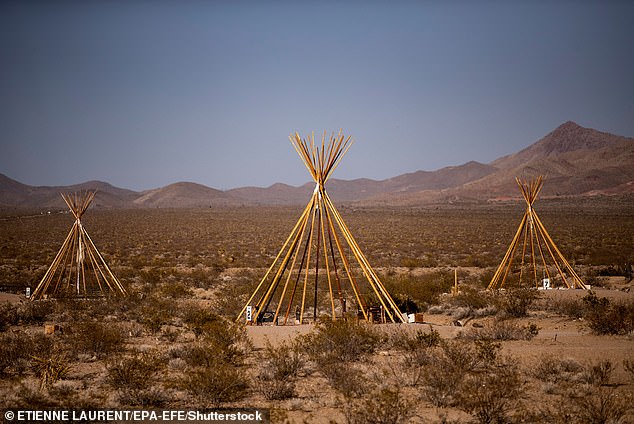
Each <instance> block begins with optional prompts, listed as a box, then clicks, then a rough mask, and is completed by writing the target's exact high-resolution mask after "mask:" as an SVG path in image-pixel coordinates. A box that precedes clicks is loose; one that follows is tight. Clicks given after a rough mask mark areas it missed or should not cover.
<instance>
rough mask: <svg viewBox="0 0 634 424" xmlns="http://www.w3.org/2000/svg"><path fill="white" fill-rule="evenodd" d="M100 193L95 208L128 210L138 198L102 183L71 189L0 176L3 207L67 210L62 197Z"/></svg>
mask: <svg viewBox="0 0 634 424" xmlns="http://www.w3.org/2000/svg"><path fill="white" fill-rule="evenodd" d="M86 190H97V193H98V194H99V195H98V196H97V197H95V200H94V201H93V204H94V206H96V207H108V208H122V207H127V206H129V205H130V204H131V202H133V201H134V199H136V198H137V196H138V193H137V192H135V191H132V190H127V189H123V188H118V187H115V186H113V185H111V184H108V183H106V182H103V181H87V182H85V183H81V184H75V185H70V186H53V187H51V186H29V185H26V184H22V183H20V182H17V181H15V180H12V179H11V178H9V177H7V176H6V175H3V174H0V207H25V208H63V209H65V208H66V204H65V203H64V200H62V197H61V196H60V193H62V192H79V191H86Z"/></svg>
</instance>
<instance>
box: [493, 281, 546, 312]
mask: <svg viewBox="0 0 634 424" xmlns="http://www.w3.org/2000/svg"><path fill="white" fill-rule="evenodd" d="M538 297H539V293H538V292H537V290H535V289H524V288H519V289H508V290H506V291H505V292H504V293H503V294H502V296H501V297H500V298H499V299H498V307H499V309H500V311H501V312H502V313H503V316H505V317H512V318H522V317H525V316H527V315H528V309H529V308H530V307H531V305H532V304H533V303H534V302H535V300H537V298H538Z"/></svg>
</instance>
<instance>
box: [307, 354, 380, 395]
mask: <svg viewBox="0 0 634 424" xmlns="http://www.w3.org/2000/svg"><path fill="white" fill-rule="evenodd" d="M318 367H319V371H320V372H321V373H322V374H323V376H324V377H325V378H326V380H328V384H330V387H332V388H333V389H335V390H336V391H337V392H339V393H341V394H342V395H343V397H344V398H345V399H352V398H358V397H362V396H363V395H364V394H365V393H367V392H368V391H369V389H370V388H371V387H370V382H369V381H368V380H367V379H366V378H365V376H364V373H363V372H362V371H361V370H360V369H358V368H356V367H353V366H351V365H350V364H341V363H336V362H325V363H321V364H319V366H318Z"/></svg>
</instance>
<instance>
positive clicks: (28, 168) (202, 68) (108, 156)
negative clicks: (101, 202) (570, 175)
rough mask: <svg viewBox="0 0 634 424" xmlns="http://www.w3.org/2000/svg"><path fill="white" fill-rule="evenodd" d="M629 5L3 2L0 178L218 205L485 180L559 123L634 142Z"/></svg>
mask: <svg viewBox="0 0 634 424" xmlns="http://www.w3.org/2000/svg"><path fill="white" fill-rule="evenodd" d="M632 18H634V4H632V3H628V2H608V3H602V2H592V1H585V2H564V1H562V2H530V3H524V2H495V1H489V2H478V3H472V2H450V3H448V2H434V1H430V2H410V1H400V2H399V1H397V2H394V3H390V4H389V5H388V4H385V3H382V2H375V1H367V2H360V1H354V2H343V3H334V2H332V3H331V2H326V3H308V2H288V1H271V2H252V1H237V2H222V1H220V2H209V3H206V2H198V1H189V2H171V1H157V2H145V1H131V2H90V3H85V2H79V1H61V2H55V3H47V2H2V3H0V35H1V36H2V37H1V41H0V55H1V57H2V59H3V66H2V67H0V145H1V147H2V154H1V155H0V173H3V174H6V175H7V176H9V177H10V178H13V179H16V180H18V181H20V182H22V183H25V184H29V185H47V186H58V185H71V184H77V183H81V182H85V181H89V180H101V181H106V182H108V183H110V184H113V185H115V186H118V187H123V188H128V189H132V190H137V191H141V190H147V189H152V188H157V187H162V186H165V185H168V184H171V183H174V182H179V181H191V182H196V183H200V184H204V185H206V186H209V187H213V188H217V189H221V190H227V189H231V188H236V187H244V186H258V187H267V186H270V185H271V184H274V183H277V182H281V183H285V184H289V185H293V186H298V185H301V184H304V183H305V182H307V181H309V180H310V177H309V175H308V173H307V172H306V169H305V168H304V166H303V164H302V163H301V160H300V159H299V158H298V157H297V155H296V152H295V151H294V149H293V148H292V146H291V145H290V142H289V141H288V135H289V134H290V133H291V132H295V131H298V132H299V133H300V134H301V135H302V136H306V135H308V134H309V133H310V132H312V131H314V132H315V135H316V136H320V135H321V133H322V132H323V131H324V130H326V131H328V133H330V132H333V131H334V132H336V131H338V130H339V128H343V131H344V133H345V134H350V135H352V136H353V138H354V139H355V143H354V145H353V146H352V147H351V149H350V151H349V152H348V154H347V156H346V157H345V158H344V159H343V160H342V162H341V164H340V166H339V168H338V169H337V170H336V171H335V173H334V175H333V178H336V179H346V180H351V179H356V178H371V179H375V180H382V179H386V178H390V177H394V176H396V175H400V174H403V173H407V172H415V171H417V170H426V171H433V170H436V169H440V168H443V167H446V166H455V165H460V164H463V163H465V162H468V161H470V160H475V161H478V162H482V163H489V162H491V161H493V160H495V159H496V158H498V157H500V156H503V155H506V154H510V153H513V152H516V151H518V150H521V149H522V148H525V147H527V146H528V145H530V144H532V143H533V142H535V141H537V140H538V139H539V138H541V137H543V136H544V135H546V134H547V133H548V132H550V131H552V130H553V129H554V128H556V127H557V126H559V125H561V124H562V123H564V122H565V121H568V120H571V121H575V122H577V123H578V124H579V125H582V126H584V127H590V128H595V129H597V130H600V131H606V132H610V133H614V134H618V135H623V136H633V135H634V119H633V118H634V79H632V78H631V69H632V65H633V64H634V58H633V55H632V54H631V51H630V50H631V46H632V45H634V26H632V25H631V21H632Z"/></svg>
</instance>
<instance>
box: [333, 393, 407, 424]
mask: <svg viewBox="0 0 634 424" xmlns="http://www.w3.org/2000/svg"><path fill="white" fill-rule="evenodd" d="M412 406H413V404H412V403H411V402H410V401H408V400H407V398H406V397H405V396H403V394H402V393H401V392H400V391H399V390H398V389H389V388H382V389H380V390H378V391H376V392H374V393H371V394H370V395H369V396H368V397H367V398H365V399H360V400H359V401H357V402H354V403H349V404H346V405H345V409H344V415H345V417H346V421H347V422H348V423H349V424H399V423H406V422H408V420H409V419H410V417H411V416H412V415H413V408H412Z"/></svg>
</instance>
